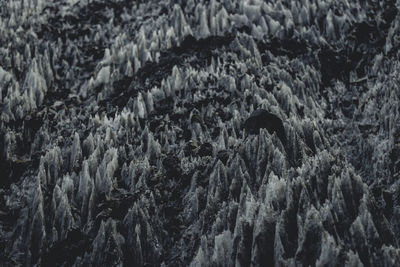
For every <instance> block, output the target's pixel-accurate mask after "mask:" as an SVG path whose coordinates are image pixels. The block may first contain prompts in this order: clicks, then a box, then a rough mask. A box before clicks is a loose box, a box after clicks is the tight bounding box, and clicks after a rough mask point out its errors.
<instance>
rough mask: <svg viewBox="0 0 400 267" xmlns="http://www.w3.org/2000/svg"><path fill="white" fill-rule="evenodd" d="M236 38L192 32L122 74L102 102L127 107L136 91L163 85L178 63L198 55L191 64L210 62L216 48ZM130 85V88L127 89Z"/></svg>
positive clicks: (103, 104)
mask: <svg viewBox="0 0 400 267" xmlns="http://www.w3.org/2000/svg"><path fill="white" fill-rule="evenodd" d="M233 39H234V36H232V35H230V36H223V37H222V36H211V37H208V38H205V39H199V40H196V39H195V38H194V37H193V36H191V35H189V36H186V38H185V39H184V40H183V42H182V43H181V44H180V46H178V47H174V48H171V49H168V50H167V51H164V52H162V53H161V56H160V59H159V62H158V63H156V62H147V63H145V65H144V66H143V67H142V68H141V69H140V70H139V71H138V73H137V74H136V75H135V76H134V77H133V78H130V77H127V76H125V77H123V78H122V79H120V80H118V81H115V82H114V84H113V88H114V89H115V92H114V93H113V94H112V95H111V96H110V99H106V100H104V101H101V102H100V106H103V107H104V106H106V105H107V103H110V102H111V104H112V105H114V106H118V107H119V108H122V107H124V106H125V105H126V104H127V102H128V101H129V99H130V98H131V97H132V96H135V95H137V93H138V92H140V91H145V90H146V88H147V89H148V88H152V87H153V86H158V87H159V86H160V85H161V81H162V80H163V79H164V78H166V77H168V76H169V75H171V73H172V68H173V67H174V66H175V65H177V66H180V65H182V64H184V62H185V60H186V59H187V58H189V57H196V61H195V62H191V65H194V66H197V67H201V66H206V65H207V64H210V63H211V57H212V55H213V51H214V50H215V49H218V48H221V47H224V46H227V45H229V44H230V43H231V42H232V41H233ZM127 88H128V89H127Z"/></svg>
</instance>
